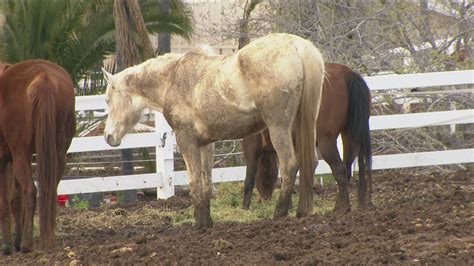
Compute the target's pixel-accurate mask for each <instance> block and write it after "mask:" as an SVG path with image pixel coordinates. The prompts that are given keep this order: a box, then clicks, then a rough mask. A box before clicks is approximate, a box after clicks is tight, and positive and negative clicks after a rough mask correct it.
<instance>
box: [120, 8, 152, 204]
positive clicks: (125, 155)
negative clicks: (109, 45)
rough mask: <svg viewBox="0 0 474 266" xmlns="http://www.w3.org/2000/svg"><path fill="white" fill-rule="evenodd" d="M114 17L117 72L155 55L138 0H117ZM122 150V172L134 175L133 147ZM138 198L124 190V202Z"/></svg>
mask: <svg viewBox="0 0 474 266" xmlns="http://www.w3.org/2000/svg"><path fill="white" fill-rule="evenodd" d="M114 18H115V28H116V42H117V54H116V61H117V72H120V71H122V70H123V69H125V68H127V67H131V66H133V65H136V64H138V63H140V62H141V61H142V60H143V59H144V58H150V57H153V56H154V53H153V48H152V45H151V41H150V38H149V37H148V32H147V30H146V27H145V22H144V21H143V17H142V15H141V11H140V6H139V5H138V1H137V0H129V1H126V0H115V2H114ZM134 29H135V31H136V32H137V33H138V36H139V37H140V41H141V43H142V44H143V53H144V54H143V55H141V54H140V52H139V50H138V45H137V42H136V40H135V39H134V38H133V36H134V32H135V31H134ZM121 152H122V174H123V175H132V174H133V173H134V167H133V163H132V160H133V149H124V150H122V151H121ZM136 199H137V192H136V190H126V191H124V197H123V201H124V202H133V201H135V200H136Z"/></svg>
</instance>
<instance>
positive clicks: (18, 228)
mask: <svg viewBox="0 0 474 266" xmlns="http://www.w3.org/2000/svg"><path fill="white" fill-rule="evenodd" d="M13 189H14V190H15V192H14V197H13V201H12V209H13V215H14V217H15V251H17V252H18V251H20V250H21V237H22V235H23V223H24V220H23V212H22V206H23V203H22V199H21V194H20V193H19V191H20V185H19V184H18V183H17V182H15V185H14V187H13Z"/></svg>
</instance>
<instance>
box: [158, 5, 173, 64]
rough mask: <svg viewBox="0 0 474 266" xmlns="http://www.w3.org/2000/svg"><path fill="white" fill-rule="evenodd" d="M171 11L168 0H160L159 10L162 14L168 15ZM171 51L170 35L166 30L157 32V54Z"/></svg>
mask: <svg viewBox="0 0 474 266" xmlns="http://www.w3.org/2000/svg"><path fill="white" fill-rule="evenodd" d="M170 11H171V2H170V0H162V1H161V2H160V12H161V14H162V15H163V16H169V15H170ZM170 52H171V35H170V34H169V33H168V32H160V33H159V34H158V48H157V54H158V55H163V54H166V53H170Z"/></svg>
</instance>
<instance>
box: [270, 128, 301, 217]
mask: <svg viewBox="0 0 474 266" xmlns="http://www.w3.org/2000/svg"><path fill="white" fill-rule="evenodd" d="M268 129H269V130H270V138H271V140H272V144H273V147H274V148H275V151H276V152H277V154H278V161H279V166H280V173H281V176H282V184H281V191H280V196H279V197H278V202H277V205H276V208H275V212H274V214H273V218H274V219H276V218H280V217H284V216H287V215H288V211H289V209H290V204H291V194H292V192H293V186H294V183H295V179H296V172H297V171H298V160H297V158H296V152H295V148H294V145H293V140H292V134H291V129H289V128H281V127H272V126H269V127H268Z"/></svg>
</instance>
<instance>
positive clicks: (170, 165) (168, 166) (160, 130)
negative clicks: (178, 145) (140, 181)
mask: <svg viewBox="0 0 474 266" xmlns="http://www.w3.org/2000/svg"><path fill="white" fill-rule="evenodd" d="M155 132H156V137H157V138H158V144H157V146H156V173H157V174H160V173H161V175H162V177H163V178H162V181H161V184H160V185H158V188H157V197H158V198H159V199H167V198H169V197H171V196H173V195H174V180H173V174H174V173H173V170H174V161H173V145H174V141H173V140H174V138H173V136H172V134H173V132H172V130H171V127H170V126H169V125H168V123H167V122H166V120H165V118H164V117H163V114H162V113H160V112H155Z"/></svg>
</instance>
